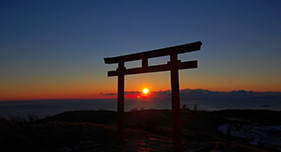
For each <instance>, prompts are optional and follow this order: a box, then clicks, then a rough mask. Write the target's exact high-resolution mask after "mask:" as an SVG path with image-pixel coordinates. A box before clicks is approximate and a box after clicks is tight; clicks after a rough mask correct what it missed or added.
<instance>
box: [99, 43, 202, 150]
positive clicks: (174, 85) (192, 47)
mask: <svg viewBox="0 0 281 152" xmlns="http://www.w3.org/2000/svg"><path fill="white" fill-rule="evenodd" d="M201 45H202V43H201V41H198V42H194V43H189V44H184V45H178V46H173V47H168V48H162V49H157V50H151V51H145V52H140V53H135V54H129V55H124V56H117V57H111V58H104V62H105V63H106V64H113V63H118V68H117V70H115V71H108V77H111V76H118V99H117V102H118V103H117V109H118V122H117V130H118V139H119V141H123V138H124V127H123V121H124V76H125V75H129V74H140V73H149V72H160V71H171V93H172V113H173V146H174V151H182V146H181V118H180V94H179V74H178V71H179V70H181V69H190V68H197V61H196V60H195V61H187V62H181V61H180V60H178V54H180V53H187V52H192V51H197V50H200V48H201ZM166 55H169V56H170V61H168V63H167V64H161V65H154V66H149V65H148V58H154V57H159V56H166ZM134 60H142V66H141V67H137V68H131V69H126V67H125V66H124V65H125V62H128V61H134Z"/></svg>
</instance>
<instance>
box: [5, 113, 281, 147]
mask: <svg viewBox="0 0 281 152" xmlns="http://www.w3.org/2000/svg"><path fill="white" fill-rule="evenodd" d="M181 113H182V140H183V151H188V152H189V151H193V152H205V151H206V152H210V151H217V152H223V151H237V152H241V151H253V152H262V151H268V152H269V151H270V152H271V151H281V112H280V111H265V110H224V111H216V112H206V111H190V110H187V109H182V111H181ZM116 116H117V113H116V112H114V111H73V112H65V113H61V114H58V115H55V116H52V117H48V118H45V119H41V120H36V117H35V116H34V117H32V116H30V115H29V117H28V118H29V119H28V120H29V121H26V120H25V119H23V118H21V119H20V118H11V119H4V118H0V146H1V152H6V151H7V152H10V151H39V152H47V151H57V152H72V151H73V152H82V151H83V152H90V151H109V152H110V151H112V152H115V151H132V152H133V151H139V152H146V151H155V152H160V151H172V115H171V111H170V110H141V111H138V110H133V111H130V112H127V113H126V115H125V127H126V129H125V142H124V143H123V145H121V144H118V142H117V137H116V135H117V131H116Z"/></svg>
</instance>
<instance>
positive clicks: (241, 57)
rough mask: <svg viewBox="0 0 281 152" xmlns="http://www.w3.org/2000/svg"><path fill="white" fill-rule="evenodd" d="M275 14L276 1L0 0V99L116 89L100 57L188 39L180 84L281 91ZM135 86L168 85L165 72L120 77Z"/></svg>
mask: <svg viewBox="0 0 281 152" xmlns="http://www.w3.org/2000/svg"><path fill="white" fill-rule="evenodd" d="M280 14H281V1H279V0H255V1H250V0H235V1H230V0H225V1H219V0H212V1H209V0H190V1H177V0H176V1H165V0H154V1H145V0H143V1H115V0H112V1H110V0H106V1H95V0H84V1H78V0H59V1H57V0H34V1H32V0H27V1H21V0H18V1H16V0H1V1H0V100H27V99H71V98H76V99H77V98H79V99H87V98H104V94H107V93H112V92H116V91H117V77H107V71H111V70H115V69H116V68H117V65H115V64H113V65H108V64H105V63H104V60H103V59H104V58H106V57H114V56H119V55H125V54H132V53H136V52H142V51H147V50H153V49H158V48H165V47H170V46H175V45H181V44H186V43H191V42H195V41H201V42H202V47H201V50H200V51H196V52H192V53H186V54H182V55H179V58H180V59H181V60H182V61H188V60H198V64H199V66H198V68H197V69H187V70H182V71H180V76H179V77H180V89H186V88H190V89H208V90H213V91H232V90H247V91H249V90H253V91H258V92H263V91H276V92H281V81H280V78H281V68H280V67H281V60H280V59H281V43H280V42H281V15H280ZM168 60H169V58H168V57H160V58H155V59H151V60H149V65H157V64H160V63H166V62H167V61H168ZM136 66H140V61H135V62H130V63H126V67H136ZM144 87H147V88H149V89H150V90H151V91H160V90H169V89H170V73H169V72H159V73H149V74H139V75H130V76H126V78H125V90H126V91H140V90H142V89H143V88H144Z"/></svg>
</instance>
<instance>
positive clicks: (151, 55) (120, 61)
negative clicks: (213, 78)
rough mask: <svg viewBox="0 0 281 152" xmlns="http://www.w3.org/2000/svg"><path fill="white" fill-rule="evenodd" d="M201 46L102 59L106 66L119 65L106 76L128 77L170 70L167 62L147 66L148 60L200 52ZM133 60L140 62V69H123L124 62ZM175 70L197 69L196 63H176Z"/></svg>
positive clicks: (179, 46)
mask: <svg viewBox="0 0 281 152" xmlns="http://www.w3.org/2000/svg"><path fill="white" fill-rule="evenodd" d="M201 45H202V42H201V41H197V42H193V43H188V44H183V45H178V46H173V47H168V48H161V49H157V50H150V51H145V52H140V53H134V54H129V55H123V56H117V57H110V58H104V62H105V63H106V64H113V63H118V64H119V65H118V69H117V70H115V71H109V72H108V76H117V75H118V74H120V73H122V74H124V75H128V74H138V73H148V72H158V71H167V70H170V69H171V66H170V64H169V62H168V64H162V65H156V66H155V65H154V66H148V58H154V57H159V56H166V55H170V56H171V55H177V54H180V53H187V52H193V51H197V50H200V48H201ZM134 60H142V67H138V68H131V69H126V68H125V67H124V63H125V62H127V61H134ZM176 68H178V69H187V68H197V61H188V62H180V61H178V64H177V67H176Z"/></svg>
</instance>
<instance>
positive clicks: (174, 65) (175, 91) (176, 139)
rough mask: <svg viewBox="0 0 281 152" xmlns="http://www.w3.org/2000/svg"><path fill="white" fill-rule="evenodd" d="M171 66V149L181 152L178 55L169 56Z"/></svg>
mask: <svg viewBox="0 0 281 152" xmlns="http://www.w3.org/2000/svg"><path fill="white" fill-rule="evenodd" d="M169 64H170V66H171V71H170V73H171V93H172V117H173V133H174V134H173V147H174V151H176V152H181V151H182V145H181V113H180V91H179V68H178V65H179V64H178V55H177V54H176V53H173V54H171V55H170V63H169Z"/></svg>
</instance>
